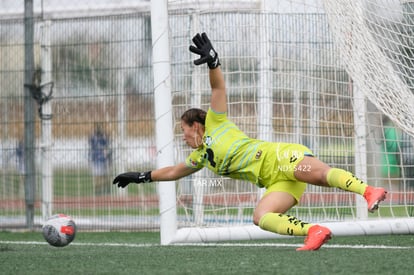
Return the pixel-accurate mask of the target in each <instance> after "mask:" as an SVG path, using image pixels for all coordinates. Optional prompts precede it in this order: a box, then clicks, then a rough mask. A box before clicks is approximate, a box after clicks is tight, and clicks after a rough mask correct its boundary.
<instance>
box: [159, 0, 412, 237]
mask: <svg viewBox="0 0 414 275" xmlns="http://www.w3.org/2000/svg"><path fill="white" fill-rule="evenodd" d="M151 5H152V8H151V18H152V20H151V22H152V35H153V40H152V41H153V44H152V45H153V69H154V70H153V74H154V87H155V100H154V101H155V104H156V108H155V109H156V129H157V152H158V161H157V163H158V166H159V167H161V166H165V165H166V164H172V163H173V162H178V161H183V160H184V158H185V157H186V156H187V155H188V153H189V152H190V151H189V150H188V148H185V146H184V145H182V144H181V143H180V139H181V136H180V131H179V130H178V129H179V126H178V123H179V121H174V118H175V119H176V120H179V117H180V115H181V113H182V112H183V111H184V110H186V109H187V108H190V107H201V108H207V107H208V103H209V85H208V75H207V70H202V69H199V68H195V66H194V65H193V64H192V58H193V57H192V56H191V55H190V54H189V53H188V50H187V49H188V46H189V43H191V37H192V36H193V35H194V34H195V33H196V32H203V31H206V32H207V33H208V34H209V36H210V38H211V39H212V41H213V43H214V45H215V48H216V50H217V51H218V52H219V55H220V57H221V63H222V68H223V71H224V74H225V77H226V83H227V88H228V98H229V100H228V101H229V117H230V118H231V119H232V120H233V121H234V122H235V123H236V124H238V125H239V127H240V128H241V129H242V130H244V131H245V132H246V133H247V134H248V135H249V136H252V137H256V138H260V139H266V140H270V141H288V142H298V143H303V144H306V145H308V146H309V147H310V148H311V149H312V150H313V151H314V152H315V154H316V155H317V156H318V157H319V158H321V159H322V160H324V161H325V162H327V163H328V164H330V165H332V166H338V167H343V168H345V169H347V170H350V171H352V172H354V173H355V174H356V175H357V176H358V177H360V178H362V179H363V180H364V181H367V182H369V183H370V184H371V185H376V186H384V187H385V188H386V189H387V190H388V191H389V195H388V199H387V200H386V201H385V202H384V203H383V204H382V205H381V208H380V210H379V211H378V212H377V213H375V214H368V213H367V210H366V204H365V202H364V200H363V199H361V197H360V196H356V195H354V194H348V193H345V192H343V191H341V190H334V189H330V188H321V187H315V186H308V188H307V191H306V192H305V194H304V196H303V198H302V200H301V202H300V204H299V205H298V206H297V207H295V208H293V209H292V210H290V211H289V213H292V215H295V216H296V217H298V218H299V219H302V220H304V221H308V222H318V223H321V224H325V225H326V226H328V227H329V228H330V229H331V230H332V232H333V234H334V235H368V234H412V233H414V220H413V219H412V216H413V206H412V204H413V188H414V187H413V186H412V184H411V183H410V182H411V181H410V176H409V175H408V174H407V173H406V172H404V171H408V170H407V169H406V168H410V167H411V164H409V163H408V162H407V163H403V161H405V158H404V157H401V155H403V152H402V149H401V148H402V146H400V145H398V148H400V149H401V150H400V151H399V153H400V155H399V158H400V160H401V162H399V163H398V165H399V166H398V167H399V169H400V170H401V173H400V174H399V175H397V176H395V175H391V174H390V173H389V172H388V174H386V173H385V174H384V173H383V170H384V167H385V168H386V169H388V171H389V167H388V166H387V165H390V163H389V162H387V164H384V163H382V162H381V159H382V158H383V157H384V156H385V158H386V159H388V152H387V151H384V150H385V149H383V147H384V146H383V144H385V142H386V141H387V138H386V136H384V132H383V131H384V129H385V128H386V125H385V122H384V121H385V118H384V117H385V116H386V117H388V118H389V119H390V120H391V121H392V122H393V123H394V127H395V128H396V129H397V130H398V131H399V132H401V133H405V134H408V135H407V136H408V137H412V136H413V135H414V130H413V129H414V122H413V121H414V120H413V117H414V116H413V112H414V111H413V110H414V108H413V106H414V95H413V91H414V85H413V84H414V80H413V78H412V75H413V74H412V72H414V62H413V61H414V43H412V40H410V39H409V38H410V35H412V33H408V32H409V31H410V30H412V29H413V28H414V3H413V2H410V1H368V0H366V1H351V0H349V1H339V0H335V1H334V0H314V1H305V0H303V1H297V0H296V1H293V0H291V1H290V0H283V1H266V0H263V1H184V0H182V1H167V0H157V1H152V2H151ZM167 38H168V39H167ZM168 55H170V56H168ZM169 58H171V59H170V60H169ZM166 73H167V74H166ZM168 73H171V75H168ZM166 103H168V104H169V105H168V106H167V105H166ZM387 127H388V126H387ZM170 131H171V132H170ZM409 142H411V143H412V141H409ZM401 144H402V142H401ZM396 165H397V164H396ZM411 169H414V167H413V168H411ZM200 173H202V174H200V175H198V176H193V177H189V178H185V179H182V180H180V181H179V182H177V183H176V184H173V183H159V189H158V191H159V200H160V214H161V219H160V230H161V244H170V243H180V242H208V241H212V242H214V241H225V240H250V239H263V238H276V237H278V235H276V234H274V233H270V232H265V231H263V230H261V229H260V228H259V227H256V226H254V225H253V224H252V220H251V215H252V211H253V209H254V206H255V203H257V201H258V199H259V198H260V196H261V194H262V192H263V190H260V189H258V188H257V187H255V186H253V185H251V184H250V183H245V182H239V181H234V180H230V179H226V178H222V177H218V176H215V175H213V174H211V173H210V172H208V171H202V172H200Z"/></svg>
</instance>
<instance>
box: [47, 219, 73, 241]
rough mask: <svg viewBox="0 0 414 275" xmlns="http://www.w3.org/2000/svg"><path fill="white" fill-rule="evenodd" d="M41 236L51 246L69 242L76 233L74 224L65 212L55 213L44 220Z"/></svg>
mask: <svg viewBox="0 0 414 275" xmlns="http://www.w3.org/2000/svg"><path fill="white" fill-rule="evenodd" d="M42 231H43V237H44V238H45V240H46V241H47V242H48V243H49V244H50V245H53V246H57V247H62V246H66V245H68V244H70V243H71V242H72V241H73V239H75V235H76V224H75V222H74V221H73V220H72V218H71V217H69V216H67V215H65V214H56V215H53V216H51V217H50V218H48V219H47V220H46V222H45V223H44V224H43V227H42Z"/></svg>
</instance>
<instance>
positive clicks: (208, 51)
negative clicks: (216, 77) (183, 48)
mask: <svg viewBox="0 0 414 275" xmlns="http://www.w3.org/2000/svg"><path fill="white" fill-rule="evenodd" d="M193 42H194V44H195V45H196V47H194V46H193V45H191V46H190V52H192V53H195V54H198V55H200V58H199V59H196V60H194V64H195V65H201V64H204V63H207V65H208V67H209V68H210V69H215V68H217V67H218V66H219V65H220V61H219V58H218V54H217V52H216V51H215V50H214V48H213V46H212V45H211V42H210V39H208V37H207V34H206V33H205V32H203V33H202V34H201V35H200V34H199V33H197V34H196V35H195V36H194V37H193Z"/></svg>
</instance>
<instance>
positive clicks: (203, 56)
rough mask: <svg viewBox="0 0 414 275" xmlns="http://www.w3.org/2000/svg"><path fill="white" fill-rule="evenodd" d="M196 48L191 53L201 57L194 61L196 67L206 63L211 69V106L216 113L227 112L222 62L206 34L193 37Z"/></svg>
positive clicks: (192, 48) (191, 48)
mask: <svg viewBox="0 0 414 275" xmlns="http://www.w3.org/2000/svg"><path fill="white" fill-rule="evenodd" d="M193 43H194V45H195V46H193V45H191V46H190V51H191V52H192V53H194V54H197V55H199V56H200V58H199V59H196V60H194V64H195V65H201V64H204V63H206V64H207V66H208V67H209V68H210V71H209V77H210V86H211V101H210V106H211V109H213V110H214V111H215V112H219V113H224V112H227V98H226V85H225V81H224V76H223V73H222V71H221V69H220V60H219V57H218V54H217V52H216V50H215V49H214V48H213V45H212V44H211V42H210V39H209V38H208V36H207V34H206V33H204V32H203V33H202V34H199V33H197V34H196V35H195V36H194V37H193Z"/></svg>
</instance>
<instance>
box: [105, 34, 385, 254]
mask: <svg viewBox="0 0 414 275" xmlns="http://www.w3.org/2000/svg"><path fill="white" fill-rule="evenodd" d="M193 42H194V45H195V46H194V45H191V46H190V51H191V52H192V53H194V54H196V55H199V58H198V59H196V60H195V61H194V64H195V65H201V64H207V65H208V68H209V79H210V85H211V102H210V108H209V109H208V111H207V112H205V111H204V110H201V109H197V108H193V109H189V110H187V111H185V112H184V114H183V115H182V116H181V129H182V131H183V135H184V137H183V138H184V141H185V142H186V143H187V145H188V146H190V147H191V148H193V149H194V151H193V152H192V153H190V155H189V156H188V157H187V158H186V160H185V161H184V162H182V163H179V164H177V165H174V166H169V167H164V168H160V169H156V170H153V171H147V172H127V173H122V174H119V175H118V176H117V177H115V179H114V180H113V184H117V185H118V187H122V188H124V187H126V186H127V185H128V184H129V183H131V182H134V183H144V182H152V181H173V180H177V179H180V178H182V177H185V176H188V175H190V174H193V173H195V172H197V171H199V170H200V169H202V168H204V167H207V168H208V169H210V170H212V171H213V172H214V173H216V174H218V175H222V176H227V177H230V178H233V179H241V180H247V181H250V182H252V183H253V184H256V185H257V186H259V187H264V188H266V192H265V193H264V195H263V197H262V198H261V199H260V201H259V202H258V204H257V206H256V208H255V210H254V213H253V222H254V224H255V225H258V226H259V227H260V228H262V229H264V230H267V231H271V232H274V233H278V234H283V235H293V236H306V238H305V244H304V245H303V246H302V247H300V248H298V249H297V250H318V249H319V248H320V247H321V246H322V245H323V244H324V243H325V242H327V241H328V240H329V239H330V238H331V231H330V230H329V229H328V228H326V227H324V226H321V225H318V224H311V223H307V222H303V221H301V220H299V219H298V218H296V217H293V216H290V215H286V214H284V213H286V211H288V210H289V209H291V208H292V207H293V206H295V205H296V204H297V203H298V202H299V200H300V198H301V196H302V194H303V193H304V192H305V189H306V183H308V184H313V185H318V186H325V187H337V188H340V189H342V190H345V191H349V192H353V193H357V194H360V195H362V196H363V197H364V198H365V200H366V201H367V203H368V210H369V211H370V212H373V211H374V210H376V209H378V204H379V203H380V202H381V201H383V200H384V199H385V197H386V193H387V192H386V191H385V190H384V188H375V187H372V186H369V185H367V184H366V183H364V182H363V181H361V180H360V179H358V178H357V177H355V176H354V175H353V174H352V173H350V172H348V171H345V170H342V169H338V168H331V167H330V166H328V165H327V164H325V163H324V162H322V161H320V160H319V159H317V158H316V157H314V155H313V153H312V152H311V150H310V149H309V148H307V147H305V146H303V145H300V144H294V143H282V142H266V141H262V140H257V139H252V138H249V137H248V136H247V135H246V134H244V133H243V132H242V131H241V130H239V128H238V127H237V126H236V125H235V124H234V123H233V122H231V121H230V120H228V118H227V98H226V86H225V81H224V76H223V74H222V71H221V69H220V62H219V57H218V54H217V52H216V51H215V49H214V48H213V46H212V44H211V42H210V40H209V38H208V37H207V35H206V34H205V33H202V34H196V35H195V36H194V37H193Z"/></svg>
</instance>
